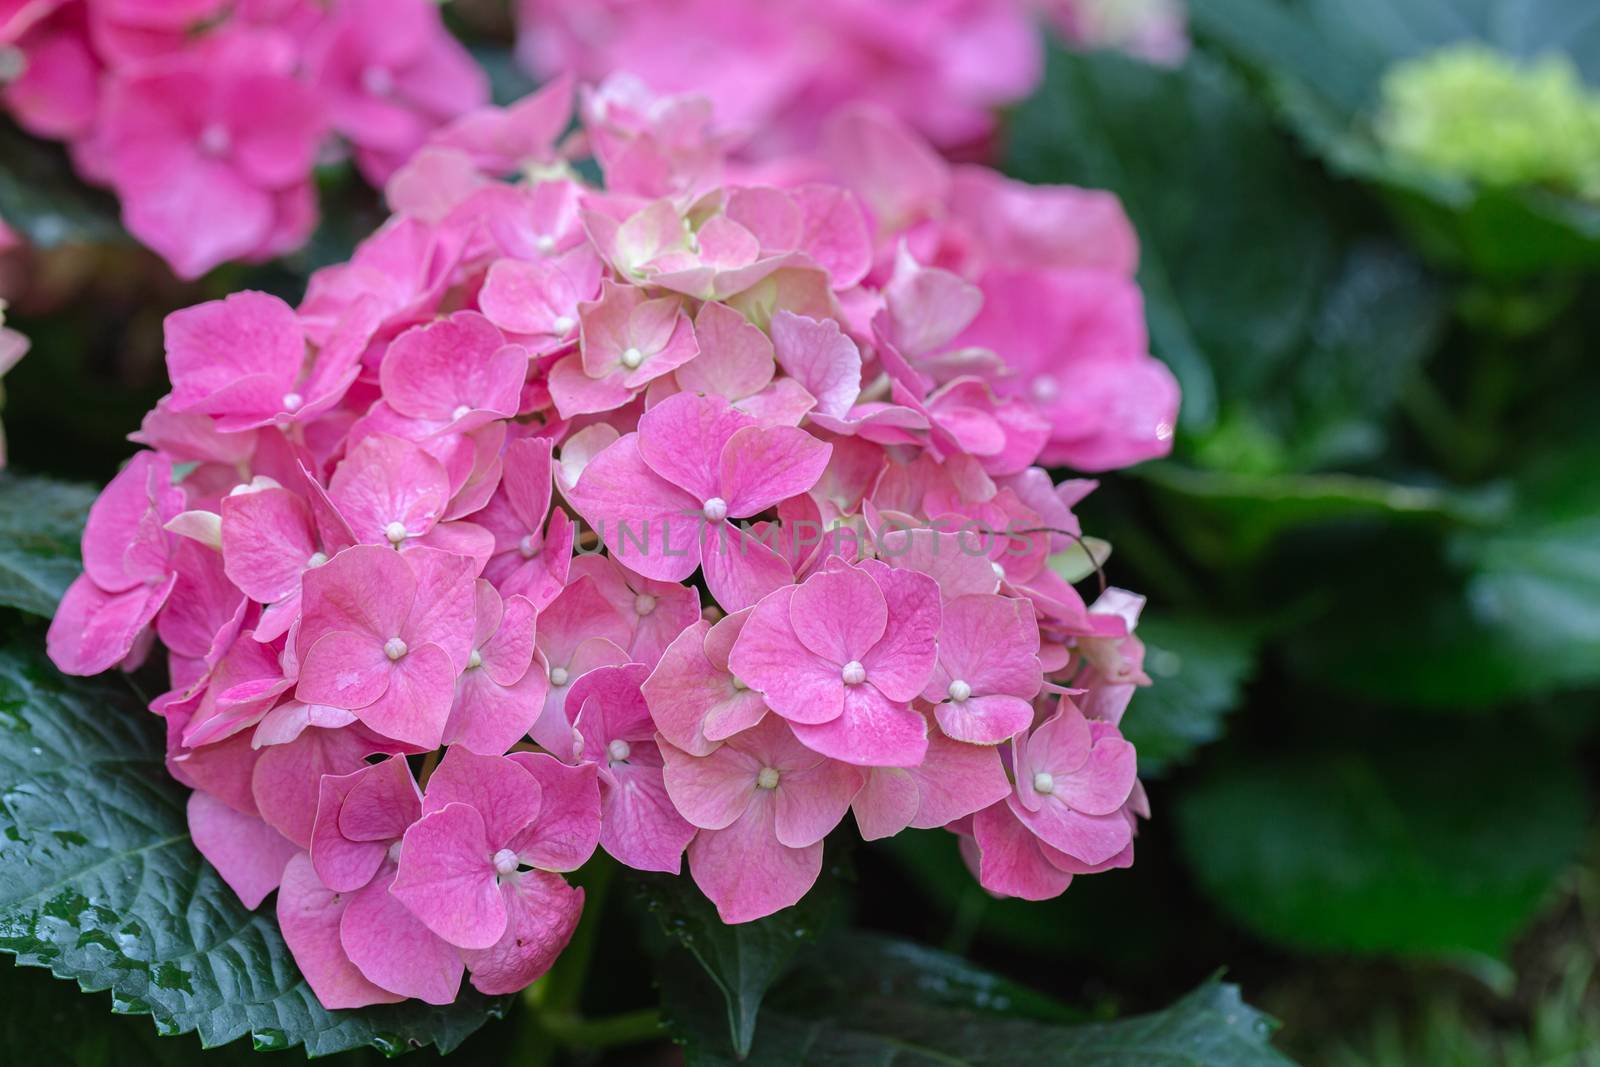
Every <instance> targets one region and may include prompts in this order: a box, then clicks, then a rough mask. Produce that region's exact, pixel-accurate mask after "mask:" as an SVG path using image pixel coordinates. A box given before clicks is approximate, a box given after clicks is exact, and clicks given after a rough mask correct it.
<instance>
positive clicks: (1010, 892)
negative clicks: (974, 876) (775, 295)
mask: <svg viewBox="0 0 1600 1067" xmlns="http://www.w3.org/2000/svg"><path fill="white" fill-rule="evenodd" d="M972 828H973V832H974V835H975V837H976V840H977V844H978V852H979V861H978V880H979V882H980V883H982V885H983V887H984V888H985V889H987V890H988V891H989V892H991V893H998V894H1000V895H1002V896H1008V897H1020V898H1022V899H1023V900H1049V899H1050V898H1052V897H1058V896H1060V895H1061V894H1062V893H1064V892H1065V891H1066V888H1067V886H1068V885H1070V884H1072V875H1070V874H1068V873H1067V872H1065V871H1063V870H1061V869H1059V868H1057V867H1056V866H1054V865H1053V864H1051V863H1050V862H1049V861H1047V860H1046V859H1045V857H1044V853H1043V852H1041V851H1040V848H1039V840H1038V838H1036V837H1034V836H1033V834H1032V833H1030V832H1029V830H1028V828H1027V827H1025V826H1023V824H1022V823H1020V822H1018V821H1017V819H1016V817H1015V816H1014V815H1013V814H1012V813H1011V809H1010V808H1008V807H1007V806H1006V805H1004V804H995V805H993V806H991V807H988V808H985V809H984V810H982V811H980V812H978V814H977V816H976V817H974V819H973V820H972Z"/></svg>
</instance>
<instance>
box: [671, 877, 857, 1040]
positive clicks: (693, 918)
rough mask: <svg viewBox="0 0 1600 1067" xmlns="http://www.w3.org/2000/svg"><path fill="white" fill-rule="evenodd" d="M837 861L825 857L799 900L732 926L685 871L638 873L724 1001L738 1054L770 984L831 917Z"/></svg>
mask: <svg viewBox="0 0 1600 1067" xmlns="http://www.w3.org/2000/svg"><path fill="white" fill-rule="evenodd" d="M840 878H841V872H840V870H839V868H838V860H837V859H836V858H830V860H829V861H828V862H826V863H825V865H824V868H823V873H822V876H821V877H820V878H819V879H817V884H816V885H815V886H813V887H812V888H811V891H810V892H809V893H807V894H806V895H805V897H804V898H802V899H801V901H800V903H798V904H796V905H794V906H793V907H789V908H784V909H783V910H782V911H780V912H777V913H776V914H773V915H769V916H767V917H766V918H764V919H757V920H755V921H754V922H747V923H738V924H736V925H731V926H730V925H728V924H726V923H724V922H723V921H722V920H721V919H719V918H718V917H717V910H716V908H715V906H713V905H712V903H711V902H710V901H709V900H707V899H706V898H705V896H704V894H702V893H701V892H700V890H699V889H697V888H696V887H695V885H694V882H693V881H692V880H691V879H689V878H687V877H684V876H679V877H675V878H674V877H667V876H665V875H659V876H657V875H650V876H645V877H643V878H641V879H640V887H641V888H640V891H641V893H642V894H643V896H644V901H645V905H646V907H648V908H649V910H650V911H651V912H652V913H653V914H654V915H655V917H656V919H657V920H658V921H659V922H660V924H661V929H662V930H663V931H665V932H666V933H667V934H668V935H669V936H671V937H672V938H674V939H675V940H676V941H677V942H678V944H680V945H682V946H683V947H684V948H686V949H688V950H689V952H690V953H691V954H692V955H693V957H694V959H695V960H697V961H698V962H699V964H700V966H701V967H702V968H703V969H704V972H705V974H706V976H707V977H709V978H710V980H711V981H712V983H714V985H715V986H716V988H717V990H718V991H719V992H720V993H721V995H722V1000H723V1001H724V1003H725V1004H726V1008H727V1011H726V1016H727V1018H726V1023H727V1036H728V1038H729V1040H730V1041H731V1044H732V1046H733V1047H734V1048H736V1049H737V1050H738V1054H739V1055H740V1056H741V1057H742V1056H744V1055H745V1054H747V1053H748V1052H749V1050H750V1047H751V1042H752V1041H753V1040H754V1037H755V1032H756V1018H757V1013H758V1011H759V1010H760V1008H761V1001H762V998H763V997H765V996H766V993H767V990H768V988H770V987H771V985H772V983H773V982H775V981H777V980H778V978H779V977H781V976H782V975H783V972H784V971H785V970H786V969H787V968H788V966H789V964H790V963H792V962H793V960H794V958H795V955H796V953H798V952H799V951H800V950H801V949H802V948H804V947H805V946H806V945H807V944H809V943H811V942H813V941H815V940H816V938H817V936H818V935H819V934H820V933H821V932H822V931H823V930H824V929H825V928H826V927H827V926H828V924H829V923H830V922H831V921H832V920H833V918H834V913H835V912H836V911H837V908H838V897H839V891H838V889H839V881H840Z"/></svg>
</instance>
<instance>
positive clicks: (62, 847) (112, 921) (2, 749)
mask: <svg viewBox="0 0 1600 1067" xmlns="http://www.w3.org/2000/svg"><path fill="white" fill-rule="evenodd" d="M164 750H165V746H164V743H163V738H162V731H161V727H160V723H159V720H157V719H156V718H155V717H154V716H151V715H150V714H149V713H148V712H146V711H145V710H144V709H143V708H142V707H141V706H140V702H139V701H138V700H136V699H135V698H134V696H133V694H132V693H131V692H130V691H129V690H128V688H127V687H126V686H125V685H124V684H122V683H121V682H119V681H115V680H110V679H96V680H82V679H71V678H66V677H63V676H62V675H60V674H59V673H57V672H56V671H55V670H54V669H53V668H52V667H51V666H50V665H49V664H48V663H46V662H45V661H44V659H43V657H42V656H40V655H38V654H37V653H25V652H23V651H21V650H20V649H16V648H11V649H6V650H3V651H0V951H4V952H10V953H13V954H14V955H16V957H17V960H18V962H19V963H23V964H28V965H33V966H42V967H48V968H49V969H50V970H51V971H52V972H53V973H54V974H55V975H56V976H57V977H59V978H68V979H72V980H74V981H76V982H77V983H78V985H79V986H81V987H82V988H83V989H85V990H91V991H93V990H102V989H109V990H111V993H112V1003H113V1005H114V1007H115V1010H116V1011H118V1012H121V1013H125V1014H134V1013H137V1014H148V1015H150V1016H151V1017H152V1018H153V1019H154V1021H155V1024H156V1028H157V1030H159V1031H160V1032H161V1033H163V1034H177V1033H184V1032H188V1031H194V1032H196V1033H197V1034H198V1035H199V1037H200V1040H201V1041H202V1042H203V1043H205V1044H206V1045H208V1046H209V1045H219V1044H223V1043H225V1042H228V1041H233V1040H235V1039H237V1038H239V1037H241V1036H243V1035H246V1034H249V1035H250V1036H251V1037H252V1039H253V1041H254V1042H255V1044H256V1046H257V1047H258V1048H272V1049H277V1048H288V1047H291V1046H294V1045H304V1046H305V1049H306V1052H307V1053H308V1054H310V1055H325V1054H328V1053H332V1052H338V1051H341V1050H344V1049H352V1048H357V1047H360V1046H363V1045H372V1046H374V1047H377V1048H379V1049H382V1050H384V1051H386V1052H402V1051H405V1050H406V1049H409V1048H417V1047H421V1046H424V1045H429V1044H433V1045H436V1046H438V1048H439V1049H440V1050H442V1051H448V1050H449V1049H452V1048H454V1047H456V1046H457V1045H459V1044H460V1043H461V1042H462V1041H463V1040H464V1039H465V1038H466V1037H467V1036H468V1035H470V1034H471V1033H472V1032H473V1031H474V1030H476V1029H477V1028H478V1027H479V1026H481V1025H482V1024H483V1022H484V1021H485V1020H486V1019H488V1018H489V1017H490V1016H498V1015H499V1014H500V1013H501V1010H502V1004H501V1002H498V1001H494V1000H490V999H488V998H485V997H482V996H479V995H477V994H475V993H474V992H472V991H471V990H466V991H464V992H463V994H462V996H461V999H460V1000H458V1001H457V1002H456V1003H455V1004H453V1005H450V1006H447V1007H433V1006H429V1005H423V1004H416V1003H408V1004H396V1005H385V1006H382V1007H377V1008H368V1009H362V1010H359V1011H340V1012H329V1011H327V1010H326V1009H324V1008H323V1007H322V1006H321V1005H320V1004H318V1003H317V999H316V997H315V996H314V995H313V994H312V992H311V988H310V987H309V986H308V985H306V983H305V980H304V979H303V978H301V976H300V973H299V971H298V970H297V969H296V967H295V965H294V960H293V958H292V957H291V956H290V954H289V950H288V948H287V947H286V946H285V945H284V943H283V938H282V936H281V935H280V934H279V933H278V927H277V922H276V921H275V919H274V918H273V916H272V914H271V911H270V909H267V910H263V911H260V912H250V911H246V910H245V909H244V907H243V906H242V905H241V904H240V903H239V901H238V898H237V897H235V896H234V894H233V892H232V891H231V890H230V889H228V887H227V886H226V885H224V884H223V882H222V880H221V879H220V878H219V877H218V876H217V874H216V872H215V871H213V870H212V869H211V867H210V866H209V865H208V864H207V863H206V862H205V861H204V860H203V859H202V858H201V857H200V854H199V853H198V852H196V851H195V849H194V846H193V844H191V842H190V841H189V833H188V826H187V822H186V819H185V815H184V805H185V791H184V789H183V788H182V787H181V786H180V785H178V783H177V782H175V781H173V780H172V779H171V778H170V777H169V776H168V775H167V772H166V769H165V766H164V762H163V753H164Z"/></svg>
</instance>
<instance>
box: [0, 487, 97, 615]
mask: <svg viewBox="0 0 1600 1067" xmlns="http://www.w3.org/2000/svg"><path fill="white" fill-rule="evenodd" d="M94 498H95V491H94V490H93V489H92V488H90V487H89V486H86V485H73V484H68V483H65V482H56V481H51V480H50V479H48V478H26V477H21V476H19V475H15V474H10V473H4V474H0V605H4V606H6V607H11V608H17V609H18V610H21V611H26V612H30V613H32V614H34V615H42V616H44V617H45V618H49V617H50V616H51V615H54V614H55V610H56V604H57V603H59V602H60V600H61V594H62V593H64V592H66V589H67V586H68V585H69V584H70V583H71V582H72V579H74V578H76V577H77V576H78V572H79V571H81V570H82V569H83V564H82V563H81V562H80V561H79V558H78V541H79V540H80V539H81V538H82V537H83V524H84V522H85V521H86V520H87V519H88V517H89V505H90V504H92V503H94Z"/></svg>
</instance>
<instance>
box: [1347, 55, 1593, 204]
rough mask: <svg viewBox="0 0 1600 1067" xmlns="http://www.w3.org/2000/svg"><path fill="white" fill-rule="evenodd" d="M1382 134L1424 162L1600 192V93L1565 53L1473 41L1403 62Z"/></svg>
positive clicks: (1388, 94) (1387, 83)
mask: <svg viewBox="0 0 1600 1067" xmlns="http://www.w3.org/2000/svg"><path fill="white" fill-rule="evenodd" d="M1376 133H1377V137H1378V140H1379V142H1380V143H1381V144H1382V145H1383V146H1384V149H1385V150H1386V151H1387V152H1388V153H1389V154H1390V155H1391V156H1392V157H1393V158H1394V159H1395V160H1396V161H1397V162H1400V163H1402V164H1404V165H1407V166H1411V167H1415V168H1417V169H1418V170H1422V171H1426V172H1431V173H1437V174H1446V175H1451V176H1454V177H1460V178H1467V179H1471V180H1474V181H1478V182H1481V183H1483V184H1485V185H1492V186H1501V187H1505V186H1521V185H1541V186H1547V187H1550V188H1554V189H1558V190H1560V191H1563V192H1567V193H1574V194H1577V195H1579V196H1583V197H1586V198H1591V199H1597V200H1600V93H1597V92H1595V91H1594V90H1591V89H1590V88H1589V87H1588V86H1586V85H1585V84H1584V83H1583V80H1582V79H1581V78H1580V76H1579V74H1578V71H1577V69H1576V68H1575V67H1574V66H1573V64H1572V61H1571V60H1570V59H1568V58H1567V57H1565V56H1561V55H1551V56H1545V57H1543V58H1541V59H1538V60H1536V61H1532V62H1522V61H1518V60H1516V59H1515V58H1513V57H1510V56H1507V55H1504V54H1502V53H1500V52H1497V51H1495V50H1493V49H1491V48H1487V47H1485V46H1482V45H1478V44H1464V45H1456V46H1451V47H1449V48H1444V49H1441V50H1439V51H1437V52H1433V53H1431V54H1429V55H1425V56H1421V57H1419V58H1417V59H1412V60H1407V61H1406V62H1404V63H1400V64H1397V65H1396V66H1395V67H1393V68H1392V69H1391V70H1390V71H1389V72H1388V74H1387V75H1386V76H1385V77H1384V80H1383V102H1382V106H1381V108H1380V111H1379V114H1378V118H1377V122H1376Z"/></svg>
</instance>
